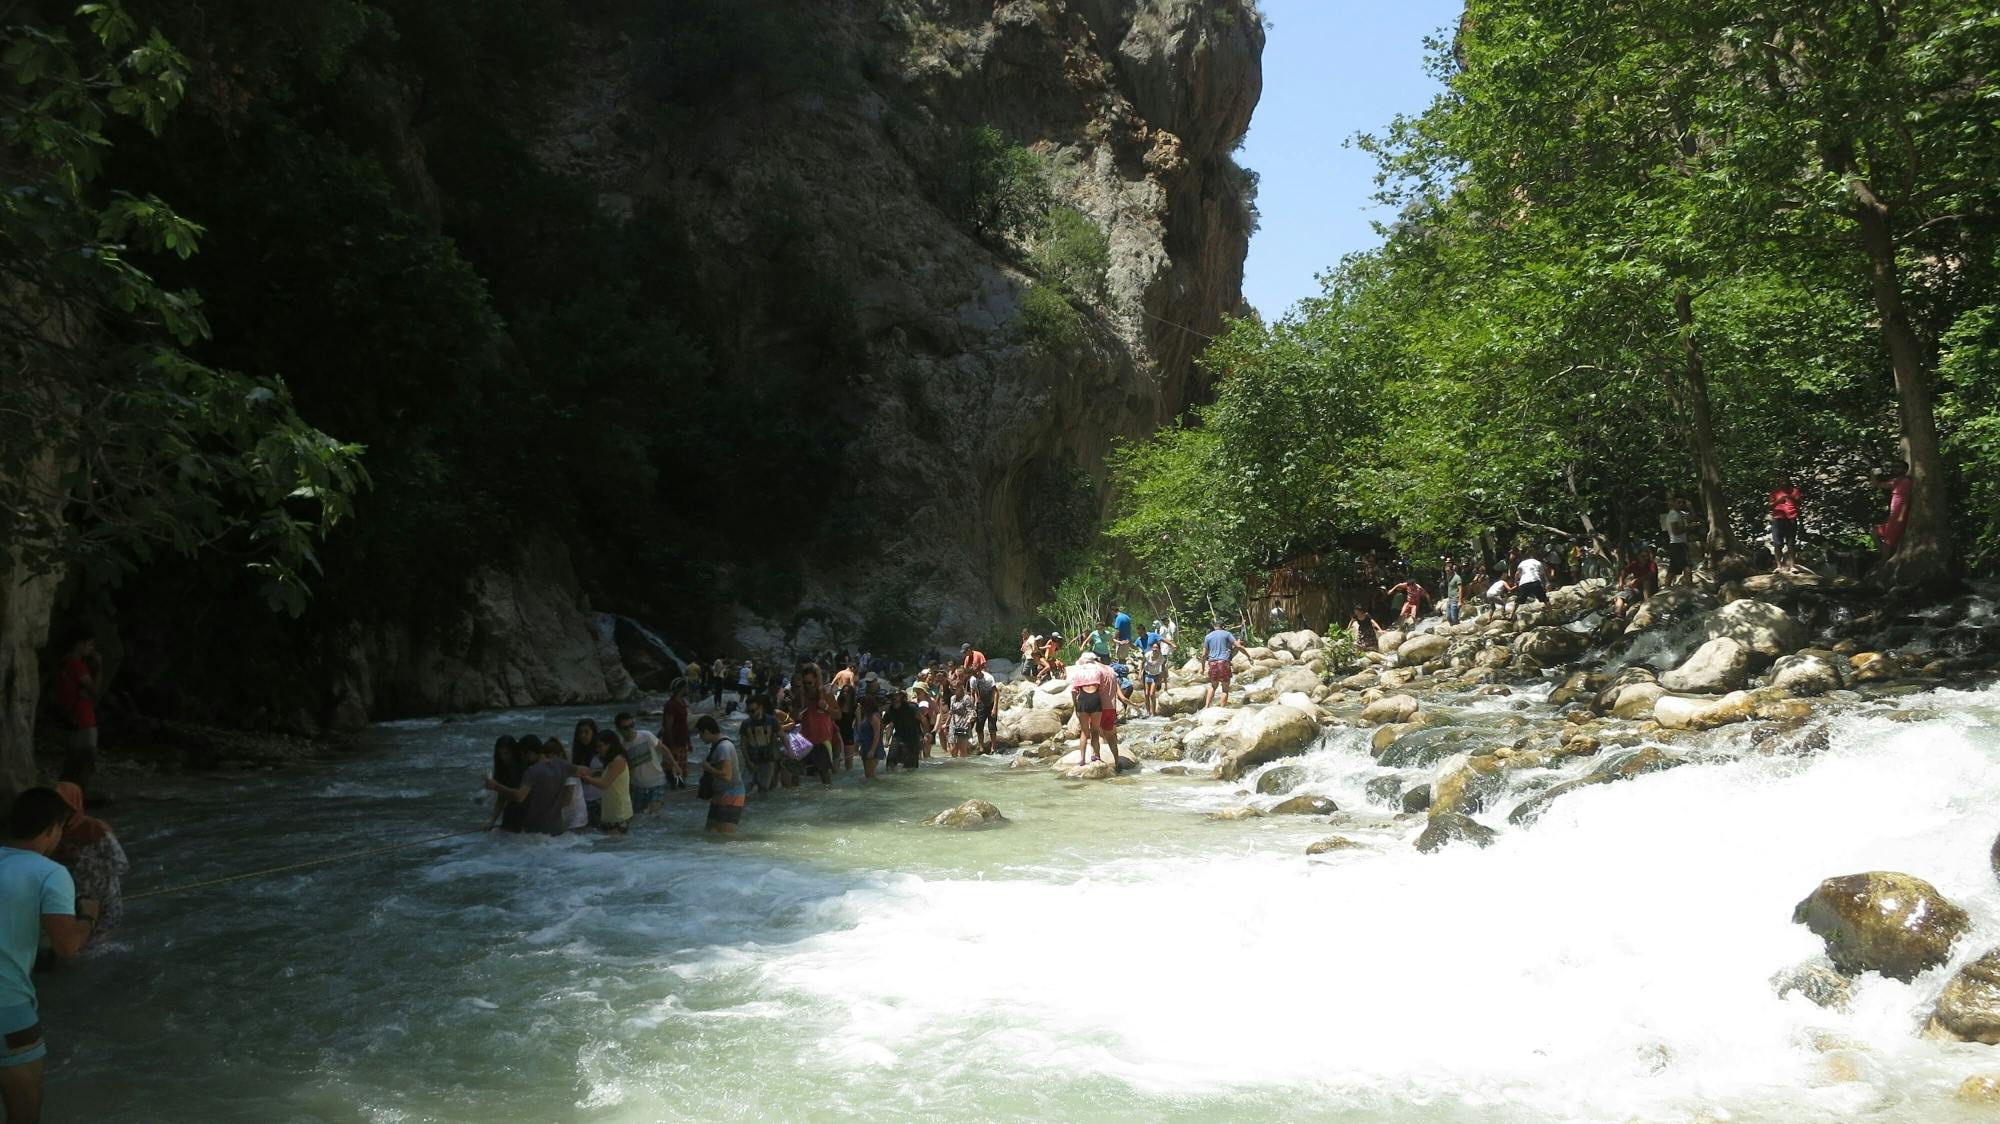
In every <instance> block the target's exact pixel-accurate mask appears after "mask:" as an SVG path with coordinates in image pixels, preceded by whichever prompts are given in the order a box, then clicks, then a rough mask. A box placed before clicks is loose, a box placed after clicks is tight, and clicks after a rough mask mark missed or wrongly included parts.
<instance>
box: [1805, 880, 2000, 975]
mask: <svg viewBox="0 0 2000 1124" xmlns="http://www.w3.org/2000/svg"><path fill="white" fill-rule="evenodd" d="M1792 921H1793V922H1794V923H1795V924H1800V925H1804V926H1805V927H1806V928H1808V929H1811V930H1812V931H1813V932H1814V933H1816V934H1818V936H1819V937H1820V939H1821V940H1823V941H1825V942H1826V954H1827V956H1828V958H1829V959H1831V960H1832V961H1833V964H1834V966H1835V967H1836V968H1839V969H1840V970H1841V971H1842V972H1845V973H1847V974H1848V975H1859V974H1860V973H1862V972H1880V973H1882V974H1883V975H1885V976H1888V977H1890V978H1892V979H1898V980H1904V981H1906V982H1907V981H1908V980H1911V979H1914V978H1915V977H1916V975H1917V973H1919V972H1922V971H1924V970H1926V969H1929V968H1935V967H1937V966H1938V965H1940V964H1942V963H1944V962H1945V961H1946V960H1948V959H1950V958H1951V946H1952V945H1953V944H1954V943H1956V942H1957V940H1958V938H1959V937H1960V936H1961V935H1962V934H1964V932H1965V930H1966V929H1967V928H1969V927H1970V926H1971V924H1972V919H1971V918H1970V917H1969V916H1967V915H1966V912H1965V911H1964V910H1962V909H1960V908H1959V907H1958V906H1956V905H1953V904H1952V903H1951V902H1950V901H1949V900H1947V899H1946V898H1945V896H1944V895H1943V894H1940V893H1939V892H1938V889H1937V887H1935V886H1933V885H1931V884H1930V883H1928V882H1926V881H1924V880H1923V879H1921V878H1918V877H1916V876H1914V875H1910V874H1898V873H1894V872H1890V871H1879V870H1878V871H1870V872H1868V873H1865V874H1847V875H1842V876H1840V877H1837V878H1829V879H1827V880H1826V881H1824V882H1821V883H1820V884H1819V888H1818V889H1816V890H1814V891H1813V892H1812V893H1811V894H1809V895H1807V896H1806V898H1805V900H1803V901H1801V902H1800V903H1799V904H1798V907H1797V908H1796V909H1794V910H1793V911H1792Z"/></svg>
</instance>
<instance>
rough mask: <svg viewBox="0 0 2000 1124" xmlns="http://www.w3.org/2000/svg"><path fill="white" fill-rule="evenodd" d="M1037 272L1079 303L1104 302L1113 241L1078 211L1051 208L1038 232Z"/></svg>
mask: <svg viewBox="0 0 2000 1124" xmlns="http://www.w3.org/2000/svg"><path fill="white" fill-rule="evenodd" d="M1030 258H1031V260H1032V261H1033V262H1034V266H1035V272H1037V273H1039V274H1041V277H1042V280H1044V281H1046V282H1050V283H1052V284H1054V285H1055V286H1056V287H1057V288H1058V289H1061V290H1062V291H1063V292H1064V293H1065V294H1066V295H1068V296H1069V297H1070V298H1072V299H1074V300H1079V301H1087V302H1088V301H1102V300H1104V297H1105V288H1104V287H1105V275H1106V274H1107V273H1108V272H1109V271H1110V269H1111V241H1110V239H1108V238H1106V237H1105V236H1104V231H1103V230H1102V229H1100V228H1099V227H1098V225H1097V224H1096V223H1095V222H1092V221H1091V219H1090V216H1089V215H1086V214H1084V213H1083V212H1082V211H1079V210H1077V209H1076V208H1075V207H1067V206H1064V207H1052V208H1050V209H1049V213H1048V214H1046V215H1044V216H1043V217H1042V222H1041V225H1040V227H1039V228H1037V230H1036V231H1035V248H1034V250H1033V252H1032V253H1031V254H1030Z"/></svg>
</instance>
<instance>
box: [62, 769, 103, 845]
mask: <svg viewBox="0 0 2000 1124" xmlns="http://www.w3.org/2000/svg"><path fill="white" fill-rule="evenodd" d="M56 791H57V792H58V793H60V794H61V795H62V798H63V799H64V800H65V801H67V802H68V804H69V808H70V812H69V821H68V822H67V823H65V824H63V835H62V849H63V850H65V851H81V850H82V849H83V848H85V847H88V846H90V845H91V844H93V843H96V842H98V841H100V840H102V839H103V838H104V837H105V836H107V835H110V834H111V825H110V824H108V823H105V822H104V821H103V820H100V819H95V818H93V817H90V816H86V815H84V814H83V789H81V788H79V787H77V785H76V783H75V782H74V781H63V782H62V783H60V784H58V785H56Z"/></svg>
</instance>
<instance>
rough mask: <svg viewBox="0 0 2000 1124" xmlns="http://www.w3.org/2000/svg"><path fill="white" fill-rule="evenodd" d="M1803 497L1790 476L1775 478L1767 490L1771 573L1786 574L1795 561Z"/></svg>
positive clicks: (1796, 558) (1789, 571) (1790, 570)
mask: <svg viewBox="0 0 2000 1124" xmlns="http://www.w3.org/2000/svg"><path fill="white" fill-rule="evenodd" d="M1802 499H1803V497H1802V496H1801V494H1800V492H1799V485H1798V482H1797V481H1795V480H1794V479H1793V478H1792V477H1791V476H1790V475H1784V476H1780V477H1778V486H1777V487H1775V488H1772V489H1771V563H1772V565H1771V572H1772V573H1776V574H1789V573H1791V572H1792V568H1793V565H1794V564H1795V563H1796V562H1797V561H1798V550H1799V504H1800V503H1801V501H1802Z"/></svg>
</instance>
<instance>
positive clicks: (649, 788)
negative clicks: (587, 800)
mask: <svg viewBox="0 0 2000 1124" xmlns="http://www.w3.org/2000/svg"><path fill="white" fill-rule="evenodd" d="M612 725H613V728H615V729H616V730H617V732H618V740H619V741H620V742H621V743H623V744H624V746H625V761H626V763H627V764H628V765H630V766H631V769H632V805H633V807H635V808H637V809H638V810H639V811H641V812H646V813H648V814H652V813H657V812H658V811H659V810H660V809H661V808H664V807H666V803H667V768H666V766H665V765H664V764H662V762H661V761H660V739H658V738H656V737H654V736H653V735H652V734H650V733H648V732H646V731H645V730H641V729H640V728H639V720H638V719H637V718H634V717H633V716H632V715H631V714H629V713H621V714H619V715H618V717H617V719H616V720H614V722H613V723H612ZM678 768H680V769H681V770H682V771H683V772H685V770H686V769H687V751H686V750H682V751H681V760H680V763H679V766H678Z"/></svg>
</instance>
